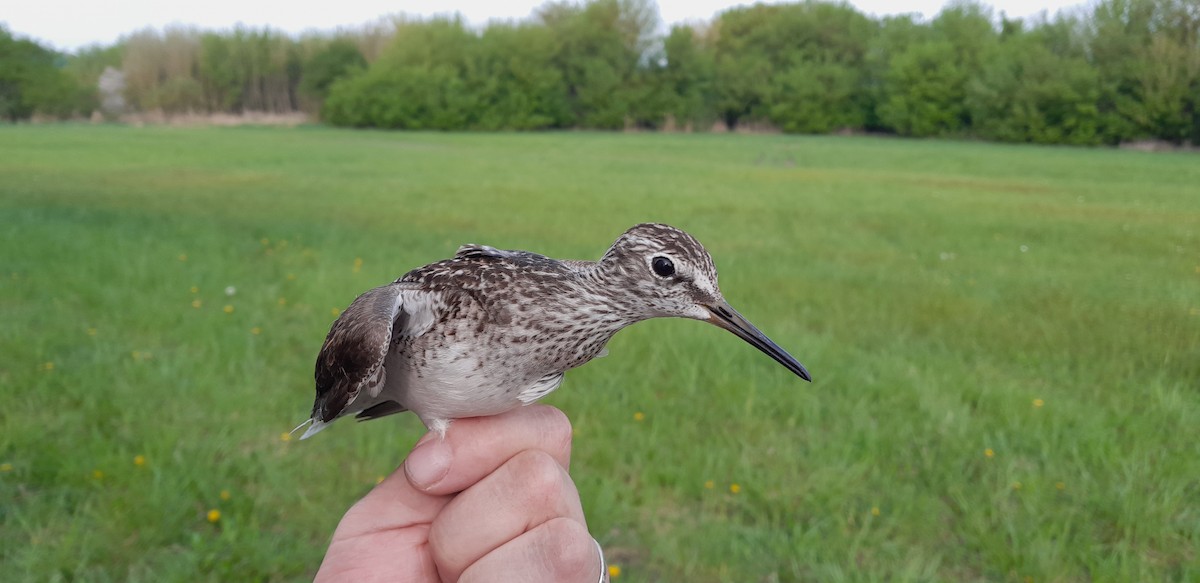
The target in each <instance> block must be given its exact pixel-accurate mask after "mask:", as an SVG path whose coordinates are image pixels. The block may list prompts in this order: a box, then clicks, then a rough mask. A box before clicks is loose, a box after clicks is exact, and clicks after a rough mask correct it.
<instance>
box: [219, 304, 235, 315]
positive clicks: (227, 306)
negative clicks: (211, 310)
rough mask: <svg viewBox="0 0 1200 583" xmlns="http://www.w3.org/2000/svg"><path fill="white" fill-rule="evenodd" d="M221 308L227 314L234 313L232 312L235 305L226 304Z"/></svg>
mask: <svg viewBox="0 0 1200 583" xmlns="http://www.w3.org/2000/svg"><path fill="white" fill-rule="evenodd" d="M221 309H222V310H224V311H225V313H226V314H232V313H233V306H231V305H229V304H225V307H224V308H221Z"/></svg>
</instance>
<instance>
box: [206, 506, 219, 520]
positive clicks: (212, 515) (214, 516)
mask: <svg viewBox="0 0 1200 583" xmlns="http://www.w3.org/2000/svg"><path fill="white" fill-rule="evenodd" d="M205 518H207V519H208V521H209V522H211V523H213V524H216V523H217V521H218V520H221V511H220V510H217V509H216V508H213V509H212V510H209V511H208V514H207V515H205Z"/></svg>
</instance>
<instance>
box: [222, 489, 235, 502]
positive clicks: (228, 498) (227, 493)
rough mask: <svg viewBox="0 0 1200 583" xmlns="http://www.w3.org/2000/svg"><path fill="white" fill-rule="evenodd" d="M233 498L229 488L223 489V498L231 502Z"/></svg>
mask: <svg viewBox="0 0 1200 583" xmlns="http://www.w3.org/2000/svg"><path fill="white" fill-rule="evenodd" d="M231 498H233V494H230V493H229V490H221V500H224V501H225V502H229V500H230V499H231Z"/></svg>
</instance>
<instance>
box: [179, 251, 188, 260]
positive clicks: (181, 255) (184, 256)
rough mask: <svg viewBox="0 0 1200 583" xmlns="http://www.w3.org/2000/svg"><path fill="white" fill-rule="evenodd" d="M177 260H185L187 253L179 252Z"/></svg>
mask: <svg viewBox="0 0 1200 583" xmlns="http://www.w3.org/2000/svg"><path fill="white" fill-rule="evenodd" d="M179 260H180V261H187V253H180V254H179Z"/></svg>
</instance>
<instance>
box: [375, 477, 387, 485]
mask: <svg viewBox="0 0 1200 583" xmlns="http://www.w3.org/2000/svg"><path fill="white" fill-rule="evenodd" d="M384 478H387V476H375V483H376V484H382V483H383V480H384Z"/></svg>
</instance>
